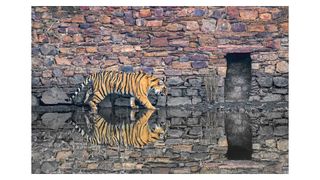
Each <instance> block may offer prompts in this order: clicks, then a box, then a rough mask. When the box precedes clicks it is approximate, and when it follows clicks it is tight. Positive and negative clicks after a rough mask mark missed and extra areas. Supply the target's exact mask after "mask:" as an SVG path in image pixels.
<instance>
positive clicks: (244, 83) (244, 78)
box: [225, 53, 251, 102]
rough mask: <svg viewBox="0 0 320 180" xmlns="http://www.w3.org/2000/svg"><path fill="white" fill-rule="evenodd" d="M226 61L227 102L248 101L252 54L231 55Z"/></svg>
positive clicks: (227, 56)
mask: <svg viewBox="0 0 320 180" xmlns="http://www.w3.org/2000/svg"><path fill="white" fill-rule="evenodd" d="M226 59H227V75H226V79H225V101H226V102H241V101H247V100H248V99H249V92H250V87H251V58H250V53H229V54H227V55H226Z"/></svg>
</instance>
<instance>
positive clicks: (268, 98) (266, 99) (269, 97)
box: [261, 94, 282, 102]
mask: <svg viewBox="0 0 320 180" xmlns="http://www.w3.org/2000/svg"><path fill="white" fill-rule="evenodd" d="M281 99H282V98H281V95H280V94H267V95H266V96H265V97H263V98H262V100H261V101H262V102H271V101H281Z"/></svg>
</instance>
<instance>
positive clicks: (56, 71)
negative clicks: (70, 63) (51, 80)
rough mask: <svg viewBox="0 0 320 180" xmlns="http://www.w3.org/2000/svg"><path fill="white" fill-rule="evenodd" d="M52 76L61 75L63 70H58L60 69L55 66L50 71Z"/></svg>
mask: <svg viewBox="0 0 320 180" xmlns="http://www.w3.org/2000/svg"><path fill="white" fill-rule="evenodd" d="M52 73H53V75H54V77H61V76H62V75H63V72H62V71H61V70H60V69H57V68H55V69H54V70H53V71H52Z"/></svg>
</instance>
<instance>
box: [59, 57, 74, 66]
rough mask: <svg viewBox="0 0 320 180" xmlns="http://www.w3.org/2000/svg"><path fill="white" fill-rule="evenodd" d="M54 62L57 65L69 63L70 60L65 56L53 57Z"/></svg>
mask: <svg viewBox="0 0 320 180" xmlns="http://www.w3.org/2000/svg"><path fill="white" fill-rule="evenodd" d="M55 61H56V64H58V65H71V62H70V61H69V60H68V59H67V58H65V57H59V56H56V57H55Z"/></svg>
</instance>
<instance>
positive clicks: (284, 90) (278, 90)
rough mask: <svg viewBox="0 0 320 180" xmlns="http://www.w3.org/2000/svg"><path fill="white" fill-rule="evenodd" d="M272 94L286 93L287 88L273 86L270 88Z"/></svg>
mask: <svg viewBox="0 0 320 180" xmlns="http://www.w3.org/2000/svg"><path fill="white" fill-rule="evenodd" d="M272 93H273V94H288V89H278V88H274V89H272Z"/></svg>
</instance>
